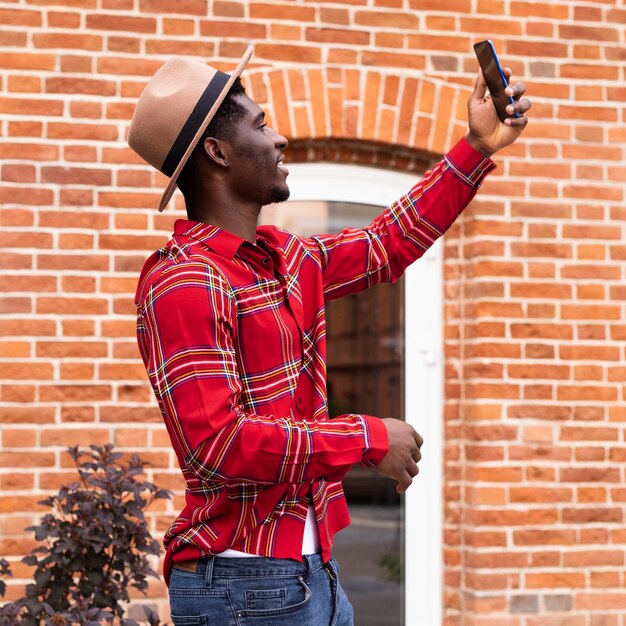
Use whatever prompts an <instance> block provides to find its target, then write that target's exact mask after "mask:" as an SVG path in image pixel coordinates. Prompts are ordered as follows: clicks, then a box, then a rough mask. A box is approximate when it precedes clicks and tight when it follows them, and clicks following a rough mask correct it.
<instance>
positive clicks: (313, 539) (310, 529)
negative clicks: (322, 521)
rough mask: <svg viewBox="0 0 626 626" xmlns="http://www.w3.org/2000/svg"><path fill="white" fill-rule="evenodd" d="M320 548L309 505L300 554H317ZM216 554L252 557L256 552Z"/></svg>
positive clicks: (312, 513)
mask: <svg viewBox="0 0 626 626" xmlns="http://www.w3.org/2000/svg"><path fill="white" fill-rule="evenodd" d="M319 550H320V536H319V533H318V532H317V520H316V519H315V509H314V508H313V507H312V506H310V507H309V509H308V511H307V512H306V522H305V524H304V536H303V537H302V554H317V553H318V552H319ZM216 556H223V557H226V558H237V559H240V558H241V557H253V556H259V555H258V554H250V553H249V552H240V551H239V550H231V549H230V548H229V549H228V550H224V552H220V553H219V554H218V555H216Z"/></svg>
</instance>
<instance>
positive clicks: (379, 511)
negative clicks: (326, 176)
mask: <svg viewBox="0 0 626 626" xmlns="http://www.w3.org/2000/svg"><path fill="white" fill-rule="evenodd" d="M382 210H383V207H381V206H375V205H367V204H360V203H348V202H332V201H330V202H329V201H318V202H297V201H296V202H294V201H290V202H287V203H285V204H280V205H275V206H271V207H266V208H265V209H264V211H263V216H262V222H264V223H272V224H276V225H278V226H280V227H281V228H285V229H286V230H289V231H290V232H295V233H298V234H301V235H312V234H320V233H329V232H338V231H340V230H342V229H343V228H346V227H360V226H366V225H367V224H369V223H370V222H371V221H372V219H373V218H374V217H376V216H377V215H378V214H379V213H380V212H381V211H382ZM403 303H404V288H403V279H401V280H400V281H398V282H397V283H395V284H393V285H389V284H383V285H377V286H375V287H373V288H371V289H368V290H366V291H364V292H361V293H358V294H355V295H352V296H348V297H345V298H339V299H338V300H332V301H330V302H328V303H327V305H326V337H327V357H328V358H327V366H328V403H329V413H330V417H331V418H333V417H336V416H338V415H342V414H345V413H365V414H368V415H376V416H380V417H396V418H399V419H404V406H403V405H404V389H403V387H404V384H403V381H404V374H403V369H404V368H403V359H404V329H403V309H404V305H403ZM343 487H344V491H345V494H346V499H347V500H348V506H349V508H350V515H351V518H352V523H351V524H350V526H349V527H348V528H346V529H344V530H343V531H341V532H340V533H339V534H338V535H337V537H336V540H335V546H334V550H333V554H334V556H335V558H336V559H337V561H338V562H339V564H340V567H341V582H342V585H343V587H344V589H345V590H346V593H347V594H348V597H349V598H350V601H351V602H352V605H353V606H354V611H355V624H359V626H401V625H402V624H403V615H404V590H403V586H404V572H403V561H404V559H403V555H404V552H403V535H404V533H403V526H404V515H403V511H402V502H401V499H400V497H399V496H398V494H397V493H396V490H395V483H394V482H393V481H391V480H389V479H388V478H386V477H384V476H382V475H381V474H379V473H377V472H375V471H373V470H371V469H368V468H365V467H362V466H360V465H355V466H354V467H353V468H352V469H351V470H350V472H349V473H348V475H347V476H346V478H345V479H344V481H343Z"/></svg>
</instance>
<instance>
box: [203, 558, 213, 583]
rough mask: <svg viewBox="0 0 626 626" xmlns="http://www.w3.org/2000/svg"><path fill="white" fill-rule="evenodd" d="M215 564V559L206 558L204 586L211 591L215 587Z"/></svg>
mask: <svg viewBox="0 0 626 626" xmlns="http://www.w3.org/2000/svg"><path fill="white" fill-rule="evenodd" d="M214 562H215V557H212V556H209V557H206V570H205V572H204V585H205V587H206V588H207V589H211V588H212V587H213V563H214Z"/></svg>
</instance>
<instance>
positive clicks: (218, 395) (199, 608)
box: [129, 48, 530, 626]
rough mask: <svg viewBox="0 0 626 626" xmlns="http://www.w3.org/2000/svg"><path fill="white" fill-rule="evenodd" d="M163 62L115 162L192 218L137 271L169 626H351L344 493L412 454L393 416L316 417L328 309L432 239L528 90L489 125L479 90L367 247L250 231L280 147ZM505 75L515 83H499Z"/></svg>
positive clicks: (392, 274) (239, 102)
mask: <svg viewBox="0 0 626 626" xmlns="http://www.w3.org/2000/svg"><path fill="white" fill-rule="evenodd" d="M251 53H252V49H251V48H249V49H248V50H247V52H246V54H245V55H244V57H243V58H242V59H241V61H240V63H239V65H238V66H237V68H236V70H235V71H234V72H233V73H232V74H231V75H227V74H223V73H221V72H218V71H216V70H214V69H213V68H210V67H208V66H206V65H204V64H202V63H198V62H196V61H186V60H180V59H175V60H172V61H169V62H167V63H166V64H165V65H163V67H162V68H161V69H160V70H159V71H158V72H157V74H156V75H155V76H154V77H153V78H152V79H151V81H150V83H149V84H148V86H147V87H146V89H145V91H144V93H143V94H142V96H141V98H140V100H139V103H138V105H137V109H136V111H135V114H134V116H133V121H132V123H131V129H130V134H129V144H130V145H131V147H132V148H133V149H134V150H136V151H137V152H138V153H139V154H140V155H141V156H142V157H143V158H145V159H146V161H148V162H149V163H150V164H152V165H154V167H156V168H157V169H159V170H160V171H162V172H164V173H165V174H167V175H168V176H170V177H171V179H170V183H169V185H168V187H167V189H166V191H165V193H164V195H163V198H162V199H161V203H160V207H159V209H160V210H162V209H163V208H164V207H165V206H166V204H167V202H168V200H169V199H170V197H171V195H172V193H173V191H174V189H175V186H176V185H178V187H179V188H180V189H181V191H182V193H183V195H184V197H185V204H186V208H187V215H188V219H187V220H178V221H177V222H176V224H175V229H174V230H175V232H174V235H173V237H172V239H171V240H170V241H169V242H168V243H167V245H166V246H165V247H164V248H162V249H161V250H159V251H157V252H156V253H155V254H153V255H152V256H151V257H150V258H149V259H148V261H147V262H146V264H145V266H144V269H143V271H142V274H141V277H140V280H139V285H138V288H137V297H136V301H137V310H138V326H137V333H138V341H139V347H140V350H141V354H142V357H143V360H144V363H145V365H146V369H147V372H148V375H149V378H150V382H151V384H152V387H153V389H154V392H155V395H156V397H157V400H158V402H159V406H160V409H161V412H162V414H163V419H164V421H165V424H166V426H167V429H168V432H169V434H170V437H171V440H172V445H173V448H174V450H175V452H176V455H177V457H178V461H179V463H180V466H181V469H182V472H183V475H184V477H185V480H186V484H187V490H186V504H185V507H184V508H183V510H182V512H181V513H180V516H179V517H178V519H177V520H176V522H175V523H174V524H173V526H172V527H171V528H170V529H169V530H168V532H167V533H166V536H165V545H166V548H167V553H166V558H165V566H164V573H165V578H166V581H167V582H168V585H169V593H170V603H171V610H172V620H173V622H174V624H175V625H176V626H181V625H183V624H185V625H190V624H218V625H220V626H222V625H226V624H248V623H254V624H258V625H261V624H262V625H270V624H271V625H272V626H275V625H277V624H289V625H291V624H298V626H307V625H310V626H322V625H328V624H332V625H336V626H346V625H349V624H352V623H353V616H352V607H351V606H350V603H349V601H348V600H347V598H346V596H345V593H344V592H343V590H342V588H341V585H340V584H339V581H338V578H337V564H336V562H335V561H334V559H333V558H332V556H331V548H332V542H333V536H334V534H335V533H336V532H338V531H339V530H341V529H342V528H344V527H345V526H346V525H347V524H348V523H349V516H348V512H347V507H346V502H345V498H344V496H343V491H342V489H341V480H342V479H343V477H344V476H345V475H346V473H347V472H348V470H349V469H350V467H351V466H352V465H353V464H354V463H362V464H364V465H366V466H368V467H371V468H372V469H373V470H377V471H379V472H381V473H383V474H385V475H387V476H389V477H390V478H392V479H393V480H395V481H396V482H397V490H398V491H399V492H403V491H404V490H406V489H407V488H408V487H409V485H410V484H411V481H412V479H413V478H414V477H415V476H416V475H417V473H418V467H417V463H418V461H419V460H420V458H421V457H420V447H421V445H422V439H421V437H420V436H419V435H418V434H417V433H416V432H415V431H414V430H413V428H412V427H411V426H409V425H408V424H406V423H404V422H402V421H400V420H397V419H393V418H383V419H381V418H378V417H372V416H366V415H343V416H340V417H338V418H336V419H333V420H329V419H328V408H327V392H326V363H325V327H324V301H325V300H327V299H332V298H336V297H340V296H343V295H347V294H351V293H355V292H357V291H359V290H362V289H365V288H368V287H370V286H372V285H374V284H376V283H379V282H382V281H393V280H396V279H397V278H399V277H400V276H401V275H402V273H403V272H404V270H405V269H406V267H407V266H408V265H409V264H410V263H412V262H413V261H414V260H415V259H417V258H418V257H420V256H421V255H422V254H423V253H424V251H425V250H426V249H427V248H428V247H429V246H430V245H431V244H432V243H433V242H434V241H435V239H436V238H437V237H439V236H440V235H442V234H443V233H444V232H445V230H446V229H447V228H448V227H449V226H450V224H451V223H452V222H453V221H454V220H455V219H456V217H457V216H458V215H459V213H460V212H461V211H462V210H463V208H464V207H465V206H466V205H467V204H468V203H469V201H470V200H471V199H472V197H473V196H474V194H475V192H476V189H477V188H478V186H479V184H480V182H481V181H482V179H483V178H484V176H485V175H486V174H487V173H488V172H489V171H490V170H491V169H492V168H493V167H494V165H493V163H492V162H491V161H490V159H489V156H490V155H491V154H493V153H494V152H496V151H497V150H498V149H500V148H502V147H504V146H506V145H508V144H510V143H512V142H513V141H514V140H515V139H516V138H517V137H518V136H519V134H520V132H521V131H522V130H523V128H524V127H525V125H526V123H527V118H526V117H525V113H526V111H527V110H528V109H529V108H530V103H529V101H528V100H526V99H521V96H522V95H523V94H524V91H525V87H524V85H523V84H522V83H518V84H516V85H514V86H512V87H510V88H509V91H510V93H511V95H512V96H513V97H514V99H515V104H514V105H511V106H510V110H509V113H510V114H511V115H512V116H513V115H514V113H518V115H519V118H511V119H507V120H506V122H505V123H501V122H500V121H499V120H498V117H497V115H496V112H495V108H494V106H493V104H492V102H491V100H490V98H489V97H487V96H486V86H485V83H484V80H483V79H482V75H479V77H478V80H477V83H476V87H475V90H474V93H473V95H472V97H471V98H470V100H469V102H468V108H469V133H468V135H467V137H466V138H464V139H462V140H461V141H460V142H459V143H458V144H457V145H456V146H455V147H454V148H453V149H452V150H451V152H450V153H449V154H448V155H447V156H446V157H445V158H444V160H442V161H441V163H439V164H438V165H437V166H436V167H435V168H434V169H433V170H431V171H430V172H428V173H427V174H426V175H425V176H424V178H423V179H422V180H421V181H420V182H419V183H417V185H416V186H415V187H414V188H413V189H412V190H411V191H410V192H409V193H408V194H407V195H406V196H405V197H403V198H401V199H400V200H398V201H397V202H396V203H394V204H393V205H392V206H391V207H390V208H389V209H387V210H386V211H385V212H384V213H383V214H382V215H380V216H379V217H378V218H376V220H374V222H373V223H372V224H371V225H370V226H369V227H368V228H367V229H364V230H357V229H350V230H347V231H344V232H342V233H339V234H335V235H324V236H319V237H313V238H301V237H297V236H294V235H292V234H290V233H287V232H284V231H282V230H279V229H277V228H275V227H271V226H263V227H257V220H258V216H259V212H260V210H261V207H262V206H264V205H266V204H269V203H272V202H280V201H284V200H286V199H287V198H288V196H289V188H288V186H287V182H286V178H287V175H288V171H287V169H286V168H285V166H284V165H283V158H284V151H285V149H286V148H287V140H286V139H285V138H284V137H283V136H281V135H280V134H278V133H277V132H275V131H274V130H272V129H270V128H269V127H268V126H267V125H266V124H265V121H264V114H263V111H262V110H261V109H260V108H259V106H258V105H257V104H255V103H254V102H253V101H252V100H251V99H250V98H249V97H248V96H247V95H246V94H245V91H244V89H243V87H242V85H241V82H240V80H239V76H240V74H241V72H242V71H243V69H244V67H245V65H246V63H247V62H248V60H249V58H250V56H251ZM508 74H509V75H510V71H508Z"/></svg>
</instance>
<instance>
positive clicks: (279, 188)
mask: <svg viewBox="0 0 626 626" xmlns="http://www.w3.org/2000/svg"><path fill="white" fill-rule="evenodd" d="M289 194H290V191H289V187H287V185H286V184H285V185H275V186H274V187H272V188H271V190H270V201H269V202H268V204H278V203H279V202H286V201H287V200H289Z"/></svg>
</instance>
